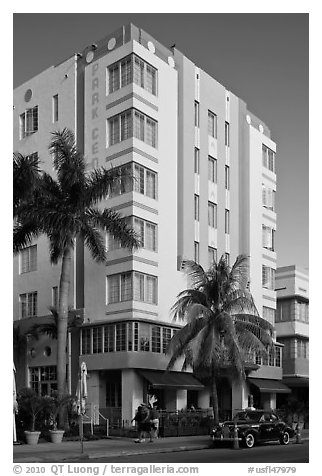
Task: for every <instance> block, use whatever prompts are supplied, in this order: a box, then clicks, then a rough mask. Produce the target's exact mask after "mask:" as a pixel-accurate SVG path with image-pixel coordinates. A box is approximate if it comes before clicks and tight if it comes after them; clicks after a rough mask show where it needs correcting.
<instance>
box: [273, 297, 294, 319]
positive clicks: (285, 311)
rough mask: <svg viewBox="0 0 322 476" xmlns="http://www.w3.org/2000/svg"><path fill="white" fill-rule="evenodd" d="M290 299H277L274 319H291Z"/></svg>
mask: <svg viewBox="0 0 322 476" xmlns="http://www.w3.org/2000/svg"><path fill="white" fill-rule="evenodd" d="M291 320H292V319H291V301H289V300H286V301H280V300H278V301H277V313H276V321H277V322H281V321H291Z"/></svg>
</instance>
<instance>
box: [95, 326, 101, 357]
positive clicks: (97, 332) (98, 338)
mask: <svg viewBox="0 0 322 476" xmlns="http://www.w3.org/2000/svg"><path fill="white" fill-rule="evenodd" d="M102 351H103V339H102V327H93V354H100V353H101V352H102Z"/></svg>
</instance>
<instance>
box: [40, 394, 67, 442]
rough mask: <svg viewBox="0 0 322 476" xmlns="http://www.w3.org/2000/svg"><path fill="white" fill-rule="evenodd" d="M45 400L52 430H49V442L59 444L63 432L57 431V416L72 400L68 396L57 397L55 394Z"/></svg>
mask: <svg viewBox="0 0 322 476" xmlns="http://www.w3.org/2000/svg"><path fill="white" fill-rule="evenodd" d="M45 398H46V400H47V402H48V411H49V415H50V417H49V418H50V422H51V424H52V429H51V430H49V434H50V440H51V442H52V443H61V442H62V439H63V436H64V433H65V431H64V430H61V429H58V421H57V420H58V415H59V414H60V411H61V410H62V409H63V408H66V407H67V406H68V405H69V404H70V403H71V402H72V401H73V398H72V397H71V396H70V395H64V396H62V397H59V396H58V395H57V394H56V393H55V394H53V395H52V396H51V397H45Z"/></svg>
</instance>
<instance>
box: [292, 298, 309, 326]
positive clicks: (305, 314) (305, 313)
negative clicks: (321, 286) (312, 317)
mask: <svg viewBox="0 0 322 476" xmlns="http://www.w3.org/2000/svg"><path fill="white" fill-rule="evenodd" d="M295 309H296V311H295V312H296V318H297V319H298V320H299V321H302V322H309V303H307V302H302V301H296V304H295Z"/></svg>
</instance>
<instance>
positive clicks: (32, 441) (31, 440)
mask: <svg viewBox="0 0 322 476" xmlns="http://www.w3.org/2000/svg"><path fill="white" fill-rule="evenodd" d="M24 433H25V437H26V442H27V445H36V444H37V443H38V440H39V435H40V431H25V432H24Z"/></svg>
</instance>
